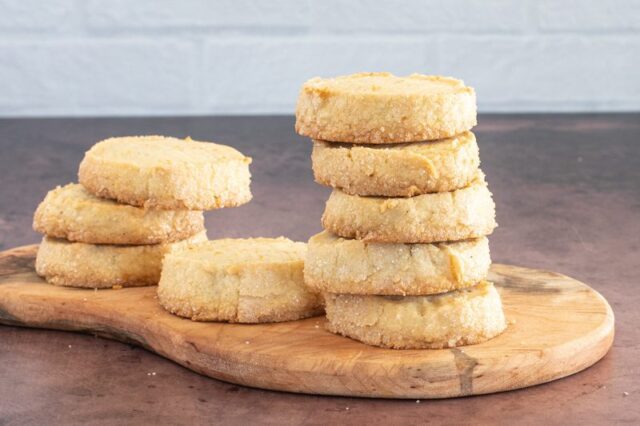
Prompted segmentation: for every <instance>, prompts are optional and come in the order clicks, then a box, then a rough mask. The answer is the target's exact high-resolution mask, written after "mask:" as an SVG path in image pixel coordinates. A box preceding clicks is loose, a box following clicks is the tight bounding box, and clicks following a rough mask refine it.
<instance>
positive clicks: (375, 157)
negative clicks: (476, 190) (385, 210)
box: [311, 132, 480, 197]
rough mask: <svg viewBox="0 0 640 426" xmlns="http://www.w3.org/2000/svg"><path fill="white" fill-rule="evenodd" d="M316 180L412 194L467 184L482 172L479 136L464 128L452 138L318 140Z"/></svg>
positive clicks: (352, 190) (361, 191) (360, 190)
mask: <svg viewBox="0 0 640 426" xmlns="http://www.w3.org/2000/svg"><path fill="white" fill-rule="evenodd" d="M311 160H312V163H313V174H314V176H315V178H316V182H318V183H320V184H323V185H327V186H331V187H333V188H337V189H340V190H341V191H343V192H346V193H347V194H351V195H374V196H376V195H377V196H385V197H412V196H414V195H420V194H427V193H431V192H447V191H453V190H455V189H460V188H464V187H465V186H467V185H469V183H471V181H472V180H473V179H474V177H475V176H476V173H477V171H478V166H479V165H480V156H479V152H478V144H477V143H476V138H475V136H474V135H473V133H471V132H464V133H462V134H460V135H457V136H454V137H452V138H448V139H442V140H438V141H430V142H414V143H406V144H394V145H356V144H343V143H332V142H324V141H314V143H313V153H312V154H311Z"/></svg>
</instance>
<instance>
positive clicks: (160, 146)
mask: <svg viewBox="0 0 640 426" xmlns="http://www.w3.org/2000/svg"><path fill="white" fill-rule="evenodd" d="M250 163H251V158H249V157H246V156H244V155H243V154H242V153H240V152H239V151H238V150H236V149H234V148H232V147H229V146H225V145H219V144H215V143H208V142H198V141H193V140H191V139H190V138H187V139H184V140H182V139H176V138H170V137H164V136H131V137H121V138H111V139H107V140H104V141H102V142H99V143H97V144H96V145H94V146H93V147H92V148H91V149H90V150H89V151H87V152H86V154H85V156H84V159H83V160H82V162H81V163H80V169H79V171H78V179H79V181H80V183H81V184H82V185H83V186H84V187H85V188H86V189H87V190H88V191H89V192H91V193H92V194H94V195H96V196H98V197H103V198H111V199H115V200H117V201H119V202H121V203H125V204H131V205H133V206H144V207H146V208H157V209H165V210H180V209H186V210H212V209H218V208H223V207H235V206H239V205H241V204H244V203H246V202H248V201H249V200H251V190H250V183H251V173H250V172H249V164H250Z"/></svg>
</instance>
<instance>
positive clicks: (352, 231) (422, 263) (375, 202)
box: [296, 73, 506, 349]
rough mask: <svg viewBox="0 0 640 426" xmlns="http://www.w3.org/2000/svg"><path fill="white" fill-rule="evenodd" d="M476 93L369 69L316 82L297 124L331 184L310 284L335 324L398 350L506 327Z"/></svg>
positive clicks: (313, 246)
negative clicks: (493, 269) (493, 279)
mask: <svg viewBox="0 0 640 426" xmlns="http://www.w3.org/2000/svg"><path fill="white" fill-rule="evenodd" d="M475 124H476V96H475V92H474V90H473V89H472V88H471V87H467V86H465V85H464V83H463V82H462V81H460V80H456V79H453V78H446V77H439V76H425V75H411V76H409V77H396V76H394V75H391V74H388V73H366V74H365V73H363V74H355V75H350V76H344V77H338V78H332V79H320V78H314V79H311V80H309V81H307V82H306V83H305V84H304V85H303V87H302V90H301V92H300V96H299V98H298V104H297V108H296V130H297V132H298V133H299V134H301V135H305V136H309V137H311V138H313V140H314V141H313V143H314V146H313V154H312V162H313V170H314V175H315V178H316V181H317V182H319V183H321V184H324V185H328V186H331V187H333V188H334V189H333V192H332V194H331V196H330V198H329V200H328V201H327V204H326V207H325V212H324V214H323V217H322V224H323V227H324V228H325V231H323V232H321V233H320V234H318V235H315V236H313V237H312V238H311V239H310V240H309V245H308V254H307V258H306V262H305V270H304V278H305V282H306V284H307V285H308V286H310V287H311V288H312V289H315V290H319V291H322V292H323V293H324V297H325V303H326V313H327V320H328V328H329V330H330V331H332V332H334V333H338V334H342V335H344V336H348V337H351V338H353V339H356V340H360V341H362V342H364V343H367V344H370V345H376V346H382V347H389V348H397V349H402V348H444V347H453V346H458V345H465V344H474V343H479V342H482V341H485V340H488V339H490V338H492V337H495V336H496V335H498V334H500V333H501V332H502V331H503V330H504V329H505V327H506V322H505V317H504V313H503V309H502V302H501V299H500V296H499V294H498V292H497V291H496V289H495V288H494V286H493V284H492V283H490V282H488V281H486V277H487V274H488V271H489V267H490V265H491V259H490V255H489V244H488V240H487V238H486V236H487V235H489V234H490V233H491V232H492V231H493V229H494V228H495V227H496V223H495V206H494V203H493V200H492V197H491V193H490V192H489V190H488V188H487V184H486V182H485V179H484V175H483V173H482V172H481V171H480V169H479V164H480V159H479V152H478V145H477V143H476V139H475V136H474V135H473V133H471V132H470V129H471V128H472V127H473V126H474V125H475Z"/></svg>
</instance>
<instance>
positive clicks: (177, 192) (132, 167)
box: [33, 136, 251, 288]
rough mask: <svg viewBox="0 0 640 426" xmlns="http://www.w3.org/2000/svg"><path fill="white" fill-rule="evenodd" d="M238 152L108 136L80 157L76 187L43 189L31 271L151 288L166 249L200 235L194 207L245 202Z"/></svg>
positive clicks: (245, 173) (80, 283)
mask: <svg viewBox="0 0 640 426" xmlns="http://www.w3.org/2000/svg"><path fill="white" fill-rule="evenodd" d="M250 162H251V159H250V158H248V157H245V156H244V155H242V154H241V153H240V152H238V151H237V150H235V149H233V148H231V147H228V146H224V145H218V144H213V143H206V142H196V141H192V140H191V139H187V140H182V139H175V138H167V137H162V136H141V137H123V138H111V139H107V140H105V141H102V142H99V143H98V144H96V145H94V146H93V147H92V148H91V149H90V150H89V151H87V153H86V154H85V157H84V159H83V160H82V163H81V164H80V170H79V173H78V176H79V181H80V184H68V185H66V186H63V187H57V188H55V189H54V190H52V191H50V192H49V193H48V194H47V196H46V197H45V199H44V201H43V202H42V203H41V204H40V205H39V206H38V209H37V210H36V213H35V215H34V221H33V227H34V229H35V230H36V231H38V232H41V233H43V234H44V235H45V236H44V238H43V240H42V243H41V244H40V248H39V250H38V255H37V258H36V271H37V272H38V274H39V275H41V276H43V277H44V278H45V279H46V280H47V281H48V282H49V283H51V284H55V285H63V286H71V287H86V288H119V287H136V286H145V285H155V284H157V283H158V280H159V279H160V273H161V269H162V260H163V257H164V255H165V254H166V253H168V252H169V251H170V250H172V249H173V248H175V247H181V246H186V245H188V244H190V243H195V242H200V241H206V240H207V235H206V230H205V227H204V216H203V212H202V211H203V210H209V209H218V208H222V207H233V206H237V205H240V204H244V203H246V202H248V201H249V200H250V199H251V191H250V188H249V186H250V180H251V175H250V173H249V163H250Z"/></svg>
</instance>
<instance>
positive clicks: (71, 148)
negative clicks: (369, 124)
mask: <svg viewBox="0 0 640 426" xmlns="http://www.w3.org/2000/svg"><path fill="white" fill-rule="evenodd" d="M479 121H480V125H479V126H478V127H477V128H476V129H475V130H474V131H475V133H476V135H477V137H478V143H479V145H480V157H481V160H482V165H481V167H482V169H483V170H484V172H485V173H486V175H487V180H488V182H489V185H490V188H491V190H492V192H493V194H494V198H495V200H496V204H497V215H498V222H499V224H500V227H499V228H498V229H497V230H496V231H495V232H494V234H493V235H492V236H491V238H490V242H491V252H492V258H493V260H494V261H495V262H501V263H512V264H515V265H523V266H528V267H532V268H541V269H550V270H554V271H557V272H561V273H564V274H567V275H570V276H572V277H574V278H577V279H579V280H581V281H583V282H585V283H588V284H590V285H591V286H592V287H593V288H595V289H596V290H598V291H600V292H601V293H602V294H603V295H604V296H605V297H606V298H607V299H608V300H609V303H610V304H611V306H612V308H613V310H614V313H615V315H616V339H615V342H614V345H613V348H612V349H611V351H610V352H609V354H608V355H607V356H606V357H605V358H604V359H603V360H602V361H600V362H599V363H598V364H596V365H595V366H593V367H591V368H590V369H588V370H586V371H584V372H581V373H578V374H576V375H574V376H572V377H569V378H566V379H563V380H559V381H556V382H553V383H549V384H545V385H540V386H536V387H533V388H529V389H523V390H518V391H512V392H507V393H502V394H495V395H486V396H478V397H468V398H459V399H451V400H441V401H395V400H367V399H358V398H341V397H321V396H309V395H294V394H287V393H279V392H271V391H263V390H256V389H249V388H244V387H241V386H235V385H231V384H227V383H223V382H219V381H216V380H213V379H209V378H206V377H202V376H199V375H198V374H195V373H193V372H191V371H189V370H186V369H184V368H182V367H180V366H178V365H176V364H173V363H172V362H170V361H167V360H165V359H163V358H161V357H159V356H156V355H153V354H151V353H149V352H147V351H145V350H143V349H138V348H134V347H130V346H128V345H125V344H122V343H117V342H112V341H108V340H103V339H99V338H95V337H92V336H85V335H80V334H73V333H65V332H58V331H46V330H31V329H21V328H14V327H7V326H0V425H14V424H15V425H18V424H69V423H83V424H101V425H102V424H109V425H110V424H114V425H116V424H124V423H129V424H130V423H142V422H144V423H155V424H203V423H220V424H248V423H254V424H256V423H257V424H278V425H280V424H303V423H304V424H326V423H333V424H336V423H338V422H340V423H354V424H356V423H363V422H366V423H368V424H393V423H402V424H417V423H427V422H429V423H434V424H438V423H449V424H457V423H463V422H465V421H466V422H471V421H472V422H473V423H475V424H483V423H494V422H504V423H507V422H514V421H516V420H517V421H518V422H521V423H524V424H540V423H541V422H544V423H547V424H560V423H564V424H573V423H582V424H603V423H609V424H612V423H618V422H619V423H630V424H631V423H639V422H640V383H639V382H638V377H640V328H638V324H639V323H640V310H638V308H637V307H638V306H639V305H640V291H638V288H637V286H638V285H639V284H640V272H639V269H640V115H639V114H627V115H617V114H616V115H604V114H603V115H553V116H551V115H512V116H506V115H488V116H486V115H485V116H481V117H480V119H479ZM130 134H165V135H171V136H187V135H189V136H191V137H193V138H194V139H202V140H213V141H217V142H220V143H224V144H228V145H232V146H234V147H236V148H238V149H239V150H241V151H242V152H243V153H245V154H247V155H249V156H251V157H253V164H252V166H251V170H252V173H253V184H252V190H253V193H254V199H253V201H252V202H251V203H249V204H247V205H245V206H242V207H239V208H235V209H226V210H221V211H212V212H208V213H207V214H206V218H207V227H208V230H209V236H210V238H216V237H222V236H227V237H246V236H279V235H285V236H288V237H290V238H293V239H298V240H306V239H307V238H309V236H311V235H312V234H314V233H316V232H318V231H319V230H320V216H321V214H322V210H323V206H324V201H325V200H326V198H327V197H328V194H329V190H328V189H326V188H323V187H321V186H319V185H317V184H315V183H314V182H313V177H312V173H311V164H310V158H309V156H310V152H311V143H310V141H309V140H307V139H304V138H302V137H299V136H297V135H295V133H294V131H293V118H291V117H217V118H187V117H185V118H135V119H46V120H45V119H24V120H13V119H11V120H0V249H7V248H10V247H13V246H16V245H22V244H29V243H35V242H37V241H38V240H39V237H38V235H37V234H35V233H34V232H33V231H32V230H31V216H32V213H33V211H34V210H35V208H36V206H37V204H38V202H40V200H41V199H42V198H43V197H44V194H45V193H46V192H47V191H48V190H49V189H51V188H53V187H54V186H56V185H58V184H65V183H68V182H71V181H74V180H75V179H76V172H77V166H78V163H79V161H80V160H81V158H82V155H83V153H84V151H85V150H86V149H88V148H89V146H91V145H92V144H93V143H95V142H97V141H98V140H101V139H103V138H106V137H108V136H120V135H130Z"/></svg>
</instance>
